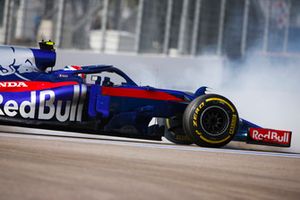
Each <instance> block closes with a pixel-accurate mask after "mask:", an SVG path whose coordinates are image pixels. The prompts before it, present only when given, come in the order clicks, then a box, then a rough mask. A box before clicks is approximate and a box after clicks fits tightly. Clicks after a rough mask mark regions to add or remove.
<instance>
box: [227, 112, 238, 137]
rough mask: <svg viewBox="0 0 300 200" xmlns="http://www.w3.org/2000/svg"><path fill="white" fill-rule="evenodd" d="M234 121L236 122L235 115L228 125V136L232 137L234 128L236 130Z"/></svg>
mask: <svg viewBox="0 0 300 200" xmlns="http://www.w3.org/2000/svg"><path fill="white" fill-rule="evenodd" d="M236 121H237V116H236V114H233V115H232V119H231V123H230V129H229V134H230V135H233V134H234V131H235V128H236Z"/></svg>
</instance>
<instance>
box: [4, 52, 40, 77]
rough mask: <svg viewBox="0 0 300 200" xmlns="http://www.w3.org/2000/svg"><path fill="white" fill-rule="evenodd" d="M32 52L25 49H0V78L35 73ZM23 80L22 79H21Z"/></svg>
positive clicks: (36, 69)
mask: <svg viewBox="0 0 300 200" xmlns="http://www.w3.org/2000/svg"><path fill="white" fill-rule="evenodd" d="M37 71H38V68H37V67H36V63H35V57H34V54H33V52H32V51H31V50H30V49H27V48H15V47H0V76H8V75H12V74H16V75H17V74H18V75H20V76H21V74H24V73H31V72H37ZM22 78H23V79H25V78H24V77H22Z"/></svg>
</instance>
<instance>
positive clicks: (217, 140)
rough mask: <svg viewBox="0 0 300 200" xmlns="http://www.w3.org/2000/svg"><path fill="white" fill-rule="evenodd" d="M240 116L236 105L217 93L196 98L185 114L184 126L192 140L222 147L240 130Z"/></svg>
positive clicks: (200, 143) (203, 144)
mask: <svg viewBox="0 0 300 200" xmlns="http://www.w3.org/2000/svg"><path fill="white" fill-rule="evenodd" d="M238 123H239V117H238V112H237V110H236V108H235V106H234V105H233V104H232V103H231V102H230V101H229V100H228V99H227V98H225V97H223V96H220V95H216V94H207V95H202V96H200V97H198V98H196V99H194V100H193V101H192V102H191V103H190V104H189V105H188V106H187V108H186V110H185V112H184V114H183V128H184V131H185V133H186V134H187V135H189V136H190V138H191V139H192V141H193V142H194V143H195V144H197V145H199V146H203V147H222V146H224V145H226V144H227V143H229V142H230V141H231V140H232V138H233V137H234V135H235V134H236V132H237V130H238Z"/></svg>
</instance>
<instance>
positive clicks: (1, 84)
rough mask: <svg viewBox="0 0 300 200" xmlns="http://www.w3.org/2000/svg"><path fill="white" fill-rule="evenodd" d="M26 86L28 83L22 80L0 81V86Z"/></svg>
mask: <svg viewBox="0 0 300 200" xmlns="http://www.w3.org/2000/svg"><path fill="white" fill-rule="evenodd" d="M16 87H17V88H20V87H22V88H27V87H28V85H27V84H26V83H25V82H23V81H15V82H0V88H16Z"/></svg>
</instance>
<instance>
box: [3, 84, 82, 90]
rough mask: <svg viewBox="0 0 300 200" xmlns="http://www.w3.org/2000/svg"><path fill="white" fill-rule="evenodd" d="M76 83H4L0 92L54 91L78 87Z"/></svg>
mask: <svg viewBox="0 0 300 200" xmlns="http://www.w3.org/2000/svg"><path fill="white" fill-rule="evenodd" d="M77 84H78V83H77V82H75V81H64V82H45V81H2V82H0V92H26V91H34V90H45V89H53V88H58V87H63V86H69V85H77Z"/></svg>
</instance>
